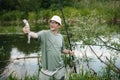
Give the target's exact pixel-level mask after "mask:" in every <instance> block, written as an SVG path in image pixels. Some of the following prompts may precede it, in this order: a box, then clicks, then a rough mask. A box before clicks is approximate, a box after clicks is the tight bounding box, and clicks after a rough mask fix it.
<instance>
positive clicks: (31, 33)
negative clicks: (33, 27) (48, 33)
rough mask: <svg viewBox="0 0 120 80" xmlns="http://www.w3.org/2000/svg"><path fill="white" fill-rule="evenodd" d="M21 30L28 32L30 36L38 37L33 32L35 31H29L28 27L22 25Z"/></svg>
mask: <svg viewBox="0 0 120 80" xmlns="http://www.w3.org/2000/svg"><path fill="white" fill-rule="evenodd" d="M23 32H24V33H25V34H29V35H30V37H32V38H38V34H37V33H35V32H32V31H30V28H28V27H24V28H23Z"/></svg>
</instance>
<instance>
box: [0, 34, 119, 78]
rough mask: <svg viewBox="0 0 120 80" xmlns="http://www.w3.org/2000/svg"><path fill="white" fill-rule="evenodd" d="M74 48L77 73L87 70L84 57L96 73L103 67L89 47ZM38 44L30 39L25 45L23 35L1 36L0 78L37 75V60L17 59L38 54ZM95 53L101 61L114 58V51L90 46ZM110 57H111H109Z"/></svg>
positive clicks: (117, 63)
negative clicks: (88, 60)
mask: <svg viewBox="0 0 120 80" xmlns="http://www.w3.org/2000/svg"><path fill="white" fill-rule="evenodd" d="M76 44H77V45H76V46H75V55H76V59H77V60H78V64H77V71H78V73H79V72H80V71H81V69H82V67H83V66H84V69H85V70H87V69H88V66H87V63H86V62H85V61H84V60H83V59H84V58H85V55H87V57H88V59H90V62H89V66H90V68H92V69H94V70H95V71H96V72H99V71H100V70H101V69H102V68H103V67H105V65H104V64H103V63H101V62H100V61H99V60H98V59H97V57H96V56H95V54H94V53H93V52H92V51H91V49H90V47H89V46H87V45H86V46H85V47H83V48H81V47H80V44H79V42H78V43H76ZM39 45H40V44H39V43H38V42H37V40H34V39H32V40H31V43H30V44H27V37H26V36H24V35H1V36H0V74H1V76H0V77H1V78H7V77H8V76H9V75H10V74H11V73H12V74H13V75H15V76H16V77H18V78H23V77H24V76H25V75H38V69H39V65H38V64H39V63H38V58H27V59H19V60H16V58H21V57H25V56H26V57H31V56H32V57H33V56H38V54H40V46H39ZM92 48H93V49H94V51H95V53H97V55H98V56H101V55H102V57H101V59H102V60H104V61H105V60H106V56H107V57H108V58H110V57H114V53H115V51H111V50H108V49H106V48H105V47H104V46H103V47H100V46H92ZM111 55H112V56H111ZM117 56H118V58H117V59H116V63H115V64H116V66H117V67H120V55H119V54H118V55H117ZM81 58H82V60H81Z"/></svg>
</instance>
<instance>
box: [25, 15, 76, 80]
mask: <svg viewBox="0 0 120 80" xmlns="http://www.w3.org/2000/svg"><path fill="white" fill-rule="evenodd" d="M61 26H62V23H61V18H60V17H59V16H57V15H55V16H53V17H52V18H51V20H50V30H42V31H39V32H38V33H35V32H31V31H30V29H29V27H24V28H23V32H24V33H29V35H30V36H31V37H32V38H38V40H39V42H40V44H41V51H42V59H41V64H42V69H41V72H40V78H39V79H40V80H51V79H55V80H64V76H65V68H64V63H63V60H62V58H61V53H65V54H71V55H73V54H74V52H73V51H70V50H67V49H64V40H63V36H62V35H61V34H60V33H59V29H60V28H61Z"/></svg>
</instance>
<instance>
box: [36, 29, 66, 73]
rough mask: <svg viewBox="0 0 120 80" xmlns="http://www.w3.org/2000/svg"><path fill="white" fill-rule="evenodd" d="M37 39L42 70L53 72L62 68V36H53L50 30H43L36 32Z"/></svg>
mask: <svg viewBox="0 0 120 80" xmlns="http://www.w3.org/2000/svg"><path fill="white" fill-rule="evenodd" d="M38 39H39V42H40V44H41V51H42V59H41V64H42V68H44V69H47V70H50V71H54V70H56V69H57V68H60V67H62V66H63V60H62V57H61V52H62V50H63V48H64V46H63V44H64V42H63V41H64V40H63V36H62V35H61V34H53V33H52V32H51V31H50V30H43V31H40V32H38Z"/></svg>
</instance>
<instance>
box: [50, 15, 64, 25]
mask: <svg viewBox="0 0 120 80" xmlns="http://www.w3.org/2000/svg"><path fill="white" fill-rule="evenodd" d="M51 20H54V21H56V22H58V23H59V24H60V25H62V23H61V18H60V17H59V16H57V15H55V16H53V17H52V18H51Z"/></svg>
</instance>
